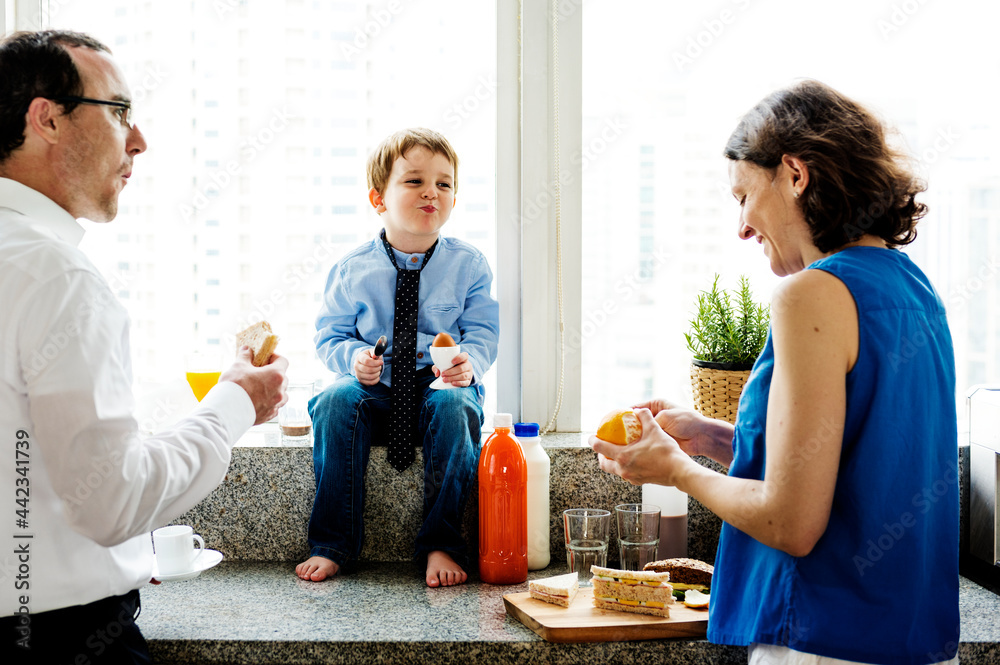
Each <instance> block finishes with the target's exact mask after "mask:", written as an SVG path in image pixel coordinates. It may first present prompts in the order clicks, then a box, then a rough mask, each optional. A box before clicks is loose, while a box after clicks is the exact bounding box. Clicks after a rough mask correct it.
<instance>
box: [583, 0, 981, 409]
mask: <svg viewBox="0 0 1000 665" xmlns="http://www.w3.org/2000/svg"><path fill="white" fill-rule="evenodd" d="M833 8H834V5H831V4H829V3H800V2H794V1H792V0H776V1H775V2H769V3H761V4H759V5H758V4H756V3H749V2H746V1H745V0H733V1H732V2H717V3H712V4H708V5H706V4H700V3H688V4H684V3H663V2H658V1H656V0H641V1H638V2H635V3H631V4H630V6H629V10H628V11H623V10H622V6H621V4H620V3H616V2H613V1H611V0H593V1H591V2H588V3H586V4H585V5H584V7H583V11H584V16H583V39H584V48H583V52H584V56H583V71H584V74H583V98H584V102H583V127H584V130H583V144H584V146H587V145H594V146H597V145H600V143H592V142H594V141H595V140H596V139H598V138H599V139H602V140H603V142H604V144H605V145H603V146H602V147H603V150H600V151H598V150H592V157H593V158H592V159H591V160H590V161H589V162H587V165H586V168H585V170H584V173H583V183H584V186H583V198H584V201H583V219H582V224H583V228H582V238H583V255H584V264H585V265H586V266H588V270H589V271H593V273H594V274H591V275H589V276H588V278H587V279H586V280H585V282H584V285H583V289H584V290H583V296H582V297H583V305H582V307H583V312H584V315H583V320H584V321H585V322H587V321H589V322H590V325H589V326H587V325H586V324H585V328H587V330H586V331H585V332H590V334H589V335H584V339H583V344H582V366H583V380H582V385H583V396H582V401H583V407H582V409H583V415H582V423H583V426H584V428H587V427H588V426H590V427H593V423H594V422H595V419H596V418H597V417H599V416H600V415H601V414H602V413H604V412H605V411H607V410H609V409H610V408H612V407H615V406H621V405H623V404H633V403H637V402H639V401H642V400H644V399H646V398H649V397H652V396H658V397H665V398H668V399H672V400H675V401H677V402H679V403H681V404H690V403H691V389H690V385H689V379H688V369H687V365H688V360H689V353H688V351H687V349H686V347H685V343H684V337H683V333H684V332H685V331H686V330H687V326H688V321H689V320H690V317H691V313H692V310H693V303H694V300H695V295H696V293H697V292H698V291H700V290H702V289H704V288H707V287H708V286H710V285H711V281H712V276H713V274H714V273H716V272H718V273H721V275H722V282H723V284H724V285H725V286H727V287H732V286H735V285H736V283H737V280H738V277H739V276H740V275H741V274H745V275H747V276H748V277H749V278H750V281H751V285H752V287H753V289H754V291H755V293H756V295H757V297H758V299H761V300H770V296H771V291H772V290H773V288H774V287H775V285H776V284H777V282H778V278H777V277H775V276H774V275H772V274H771V273H770V270H769V268H768V264H767V261H766V260H764V257H763V256H762V255H761V253H760V250H759V248H758V246H757V245H756V243H753V244H751V243H743V242H741V241H740V240H739V239H738V238H737V236H736V230H737V219H738V208H737V205H736V204H735V202H734V201H733V199H732V196H731V195H730V193H729V178H728V173H727V165H726V162H725V159H724V158H722V157H721V152H722V148H723V146H724V144H725V141H726V139H727V138H728V136H729V134H730V132H731V131H732V130H733V129H734V128H735V123H736V120H737V119H738V118H739V116H740V115H741V114H742V113H743V112H745V111H746V110H748V109H749V108H750V107H751V106H753V105H754V104H755V103H756V102H758V101H759V100H760V99H761V98H763V97H764V96H765V95H766V94H768V93H769V92H771V91H772V90H774V89H776V88H778V87H781V86H783V85H787V84H789V83H791V82H792V81H794V80H795V79H796V78H801V77H810V78H816V79H819V80H821V81H823V82H825V83H828V84H830V85H832V86H833V87H834V88H837V89H838V90H840V91H841V92H843V93H845V94H847V95H848V96H850V97H854V98H856V99H858V100H859V101H861V102H863V103H866V104H867V105H869V106H870V107H872V108H873V109H875V110H876V111H877V112H878V113H879V114H880V115H881V116H882V117H883V118H884V119H885V120H887V121H888V123H889V124H890V125H893V126H895V127H896V128H897V129H898V130H899V132H900V140H902V142H903V143H904V144H905V145H906V147H907V148H908V150H909V152H910V154H912V155H913V156H915V157H916V158H917V165H918V170H919V171H920V172H921V173H922V174H923V175H924V176H925V177H926V178H927V179H928V181H929V185H930V187H929V190H928V191H927V192H926V193H925V194H924V196H923V199H922V200H923V201H924V202H926V203H927V204H928V205H929V207H930V213H929V214H928V216H927V217H926V218H925V219H924V220H923V221H922V222H921V223H920V224H919V225H918V227H917V228H918V233H919V235H918V239H917V241H916V242H914V243H913V244H911V245H909V246H908V247H907V248H906V249H905V250H904V251H905V252H906V253H907V254H909V255H910V256H911V258H913V260H914V261H915V262H916V263H917V264H918V265H919V266H920V267H921V268H922V269H923V270H924V271H925V272H926V273H927V274H928V276H929V277H930V279H931V281H932V282H933V283H934V284H935V286H936V288H937V289H938V292H939V293H940V294H941V296H942V299H943V300H944V301H945V304H946V306H947V307H948V315H949V321H950V325H951V331H952V336H953V340H954V345H955V352H956V364H957V384H958V393H959V394H958V395H957V396H956V398H957V399H959V400H962V395H963V394H964V392H965V390H966V389H967V388H968V387H969V386H970V385H972V384H974V383H976V382H979V381H983V380H994V381H995V380H997V379H998V378H1000V346H998V343H997V342H998V339H1000V311H998V306H997V303H998V302H1000V292H998V283H1000V279H998V270H997V265H998V260H997V257H998V256H1000V163H998V162H997V161H996V159H995V158H994V155H995V154H996V151H997V147H998V137H1000V131H998V129H1000V122H998V121H997V119H996V113H995V109H996V108H997V106H998V102H1000V94H998V91H997V88H996V86H993V85H990V84H989V83H988V82H987V81H986V80H985V79H983V78H982V76H981V75H980V74H979V72H982V71H995V70H996V69H997V67H998V65H1000V48H998V47H997V45H996V44H997V43H996V40H995V39H994V38H993V35H992V32H993V27H992V26H994V25H996V23H997V19H998V18H1000V12H998V9H997V7H995V6H992V5H989V6H987V5H978V4H977V5H975V7H974V8H973V7H972V5H971V3H948V4H935V3H922V2H921V3H918V2H912V3H899V2H886V1H879V2H870V1H868V0H850V1H845V2H841V3H838V4H836V6H835V10H834V9H833ZM636 16H642V17H643V20H642V21H636V20H635V17H636ZM818 26H822V27H821V28H820V27H818ZM615 35H628V36H629V37H628V47H627V48H617V49H609V48H606V47H605V45H606V44H607V43H609V41H613V40H615V39H617V38H616V37H614V36H615ZM928 44H934V47H933V48H928ZM791 54H794V57H790V56H791ZM969 62H976V63H978V64H977V66H976V67H975V68H970V67H969V66H968V63H969ZM638 63H641V65H639V64H638ZM612 123H614V124H615V125H616V126H619V127H620V128H621V130H620V131H617V132H616V131H611V130H609V128H610V127H611V124H612ZM650 215H655V220H656V222H655V224H653V225H652V226H650V225H649V224H648V221H647V220H648V219H649V216H650ZM611 220H613V223H610V222H611ZM637 268H638V271H637ZM609 298H614V300H615V303H616V307H617V308H618V309H617V312H616V313H615V314H614V315H613V316H603V317H601V316H598V315H599V314H602V313H603V312H602V310H601V305H602V303H604V302H606V301H607V300H608V299H609ZM588 314H589V315H591V316H588ZM640 340H644V341H640ZM637 349H641V350H640V351H638V353H639V354H641V355H640V356H639V357H641V358H642V362H639V363H636V362H635V360H636V358H637ZM963 412H964V406H963V405H962V404H960V408H959V413H960V414H961V413H963Z"/></svg>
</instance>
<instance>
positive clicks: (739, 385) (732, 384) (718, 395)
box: [691, 360, 752, 424]
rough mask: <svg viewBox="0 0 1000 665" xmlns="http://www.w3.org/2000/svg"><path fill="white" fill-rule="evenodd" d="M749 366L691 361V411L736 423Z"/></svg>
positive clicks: (748, 374) (748, 375)
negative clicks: (692, 403) (692, 404)
mask: <svg viewBox="0 0 1000 665" xmlns="http://www.w3.org/2000/svg"><path fill="white" fill-rule="evenodd" d="M751 367H752V365H750V366H746V365H737V364H735V363H711V362H706V361H704V360H692V361H691V390H692V393H693V396H694V408H695V410H696V411H697V412H698V413H700V414H702V415H703V416H708V417H709V418H718V419H720V420H725V421H727V422H729V423H731V424H735V423H736V411H737V409H738V408H739V403H740V395H741V394H742V393H743V385H744V384H745V383H746V382H747V379H748V378H749V377H750V369H751Z"/></svg>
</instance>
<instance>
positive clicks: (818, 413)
mask: <svg viewBox="0 0 1000 665" xmlns="http://www.w3.org/2000/svg"><path fill="white" fill-rule="evenodd" d="M771 333H772V336H773V339H772V341H773V345H774V354H775V359H774V374H773V377H772V380H771V389H770V396H769V401H768V411H767V431H766V437H767V438H766V441H767V443H766V445H767V462H766V466H765V472H764V480H750V479H744V478H734V477H729V476H724V475H721V474H719V473H716V472H715V471H712V470H710V469H706V468H704V467H702V466H701V465H700V464H697V463H696V462H694V460H692V459H691V458H690V457H689V456H688V455H687V454H685V453H684V451H683V450H682V449H681V448H680V446H679V445H678V444H677V443H676V442H675V441H674V440H673V439H672V438H671V437H669V436H667V435H666V434H665V433H664V432H663V431H662V430H661V429H660V428H659V427H654V426H653V419H652V416H651V415H650V414H649V413H647V412H640V419H641V420H642V421H643V428H644V429H643V431H644V434H643V438H642V439H641V440H640V441H637V442H635V443H634V444H631V445H630V446H627V447H625V448H619V447H616V446H614V445H613V444H606V443H605V442H599V441H598V442H596V443H594V449H595V450H597V451H598V452H599V453H601V454H602V455H605V456H607V455H608V454H611V455H612V456H615V457H616V459H615V460H614V461H610V460H602V462H601V465H602V468H604V469H605V470H606V471H610V472H612V473H617V474H618V475H621V476H622V477H623V478H625V479H626V480H629V481H631V482H657V483H660V484H665V485H673V486H676V487H677V488H679V489H680V490H682V491H684V492H687V493H688V494H690V495H692V496H694V497H695V498H696V499H698V500H699V501H701V502H702V503H703V504H704V505H705V506H706V507H707V508H709V509H710V510H711V511H712V512H714V513H715V514H717V515H718V516H719V517H721V518H722V519H723V520H725V521H726V522H729V523H730V524H731V525H733V526H735V527H736V528H738V529H740V530H741V531H743V532H745V533H747V534H748V535H750V536H752V537H754V538H756V539H757V540H759V541H760V542H762V543H764V544H765V545H769V546H771V547H774V548H776V549H780V550H782V551H785V552H787V553H789V554H791V555H793V556H805V555H806V554H808V553H809V552H810V551H811V550H812V548H813V546H814V545H815V544H816V541H818V540H819V538H820V536H822V535H823V532H824V531H825V530H826V525H827V522H828V520H829V517H830V508H831V506H832V504H833V490H834V487H835V485H836V481H837V468H838V465H839V463H840V449H841V441H842V438H843V427H844V416H845V411H846V387H845V377H846V375H847V373H848V372H849V371H850V370H851V368H852V367H853V366H854V362H855V360H856V359H857V348H858V320H857V311H856V308H855V306H854V299H853V298H852V297H851V294H850V292H849V291H848V290H847V287H846V286H844V284H843V283H842V282H841V281H840V280H838V279H837V278H836V277H834V276H832V275H830V274H829V273H825V272H822V271H819V270H806V271H803V272H801V273H798V274H796V275H794V276H792V277H790V278H789V279H788V280H787V281H786V282H785V283H784V284H782V285H781V287H780V288H779V290H778V291H777V292H776V294H775V303H774V306H773V307H772V322H771ZM633 446H635V448H634V449H632V448H633ZM616 448H617V450H616ZM654 475H655V477H656V478H655V479H653V478H652V477H651V476H654Z"/></svg>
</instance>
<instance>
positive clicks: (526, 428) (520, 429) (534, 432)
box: [514, 423, 538, 436]
mask: <svg viewBox="0 0 1000 665" xmlns="http://www.w3.org/2000/svg"><path fill="white" fill-rule="evenodd" d="M514 436H538V423H514Z"/></svg>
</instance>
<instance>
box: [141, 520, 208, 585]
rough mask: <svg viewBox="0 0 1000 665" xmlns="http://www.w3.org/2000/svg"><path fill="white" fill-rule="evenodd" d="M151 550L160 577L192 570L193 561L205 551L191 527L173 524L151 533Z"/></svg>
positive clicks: (202, 542)
mask: <svg viewBox="0 0 1000 665" xmlns="http://www.w3.org/2000/svg"><path fill="white" fill-rule="evenodd" d="M195 543H198V549H197V550H195ZM153 550H154V551H155V553H156V567H157V569H158V570H159V573H160V575H178V574H181V573H186V572H188V571H190V570H191V569H192V568H194V563H195V559H197V558H198V557H199V556H201V554H202V552H204V551H205V541H204V540H202V538H201V536H199V535H198V534H196V533H194V529H192V528H191V527H189V526H187V525H185V524H175V525H173V526H165V527H162V528H160V529H157V530H156V531H154V532H153Z"/></svg>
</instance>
